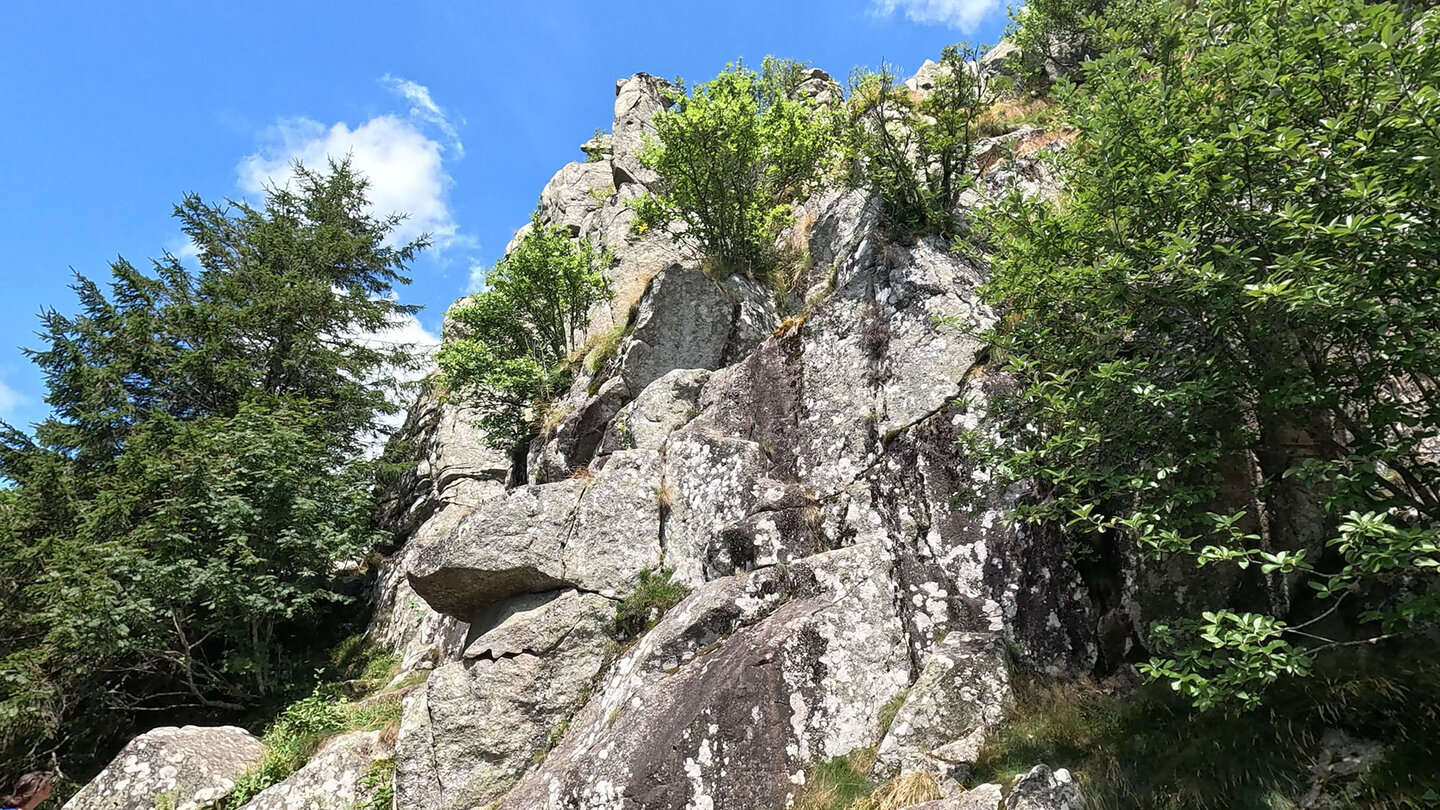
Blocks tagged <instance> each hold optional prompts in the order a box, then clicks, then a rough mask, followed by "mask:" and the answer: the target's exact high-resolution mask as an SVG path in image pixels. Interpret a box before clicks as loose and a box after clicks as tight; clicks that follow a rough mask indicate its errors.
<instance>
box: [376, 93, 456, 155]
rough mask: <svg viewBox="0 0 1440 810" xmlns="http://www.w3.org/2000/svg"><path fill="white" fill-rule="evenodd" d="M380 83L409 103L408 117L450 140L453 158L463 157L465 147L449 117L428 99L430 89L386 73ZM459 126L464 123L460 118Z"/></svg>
mask: <svg viewBox="0 0 1440 810" xmlns="http://www.w3.org/2000/svg"><path fill="white" fill-rule="evenodd" d="M380 82H381V83H382V84H384V85H385V86H386V87H389V88H390V89H391V90H394V91H395V92H396V93H399V94H400V95H401V96H404V97H405V99H406V100H407V101H409V102H410V117H411V118H418V119H419V120H421V121H425V122H427V123H430V124H433V125H434V126H435V127H436V128H437V129H439V130H440V131H441V132H443V133H445V135H446V137H448V138H449V139H450V143H451V144H452V145H453V146H454V147H455V157H456V158H457V159H458V158H462V157H465V145H464V144H462V143H460V133H459V132H457V131H456V129H455V125H454V124H452V123H451V122H450V117H449V116H448V115H446V114H445V110H444V109H442V108H441V107H440V105H439V104H436V103H435V99H433V98H431V97H430V88H428V87H426V86H425V85H423V84H419V83H417V82H412V81H410V80H409V79H401V78H399V77H398V76H391V75H390V74H389V73H386V74H385V75H384V76H383V77H382V78H381V79H380ZM460 123H461V124H464V123H465V120H464V119H463V118H462V119H461V120H460Z"/></svg>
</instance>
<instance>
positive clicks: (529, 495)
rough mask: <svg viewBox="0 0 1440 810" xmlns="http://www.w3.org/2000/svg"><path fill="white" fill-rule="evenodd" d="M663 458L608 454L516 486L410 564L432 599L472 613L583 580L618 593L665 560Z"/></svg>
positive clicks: (647, 453)
mask: <svg viewBox="0 0 1440 810" xmlns="http://www.w3.org/2000/svg"><path fill="white" fill-rule="evenodd" d="M659 489H660V462H659V454H658V453H656V452H655V451H653V450H631V451H625V452H621V453H615V454H612V455H611V456H610V457H609V459H608V460H607V463H606V464H605V466H604V468H603V469H601V470H600V471H599V472H597V473H595V474H594V475H593V477H592V476H591V475H590V474H588V473H587V474H586V475H584V476H582V477H577V478H572V479H569V480H566V481H560V482H557V483H553V484H542V485H531V486H525V487H519V488H517V489H514V490H511V491H510V492H509V493H507V494H506V495H505V497H503V498H498V499H495V500H493V501H491V502H489V503H488V504H486V505H484V506H483V507H481V508H478V509H476V510H475V511H474V512H472V513H471V514H469V515H468V516H466V517H465V518H464V519H463V520H462V521H461V522H460V524H459V525H458V526H457V527H456V529H455V531H454V532H452V533H451V534H450V535H448V536H445V537H443V538H434V539H431V540H430V542H429V543H428V544H427V545H424V546H421V547H420V548H419V549H418V550H417V551H416V552H415V553H414V557H413V558H412V559H411V561H410V563H409V569H408V570H409V576H410V583H411V586H412V587H413V588H414V589H415V592H416V593H417V594H419V595H420V597H421V598H423V599H424V600H425V601H427V602H429V603H430V606H431V607H433V608H434V609H435V610H438V611H440V612H442V613H446V614H449V615H451V616H455V617H457V618H463V619H465V620H469V619H470V618H471V616H472V615H473V614H474V613H475V611H476V610H478V609H480V608H482V607H484V606H485V605H487V604H491V603H494V602H498V601H500V600H502V599H506V598H508V597H511V596H517V595H520V594H526V593H540V592H543V591H549V590H555V589H557V588H562V587H577V588H582V589H584V590H587V591H595V592H599V593H605V594H609V595H615V594H617V593H619V592H622V591H624V590H628V589H629V587H630V586H632V585H633V584H634V583H635V582H636V581H637V580H638V577H639V573H640V571H642V570H644V569H647V568H651V569H653V568H657V567H658V566H659V561H660V545H659V543H660V539H659V538H660V495H659Z"/></svg>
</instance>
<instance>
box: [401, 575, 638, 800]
mask: <svg viewBox="0 0 1440 810" xmlns="http://www.w3.org/2000/svg"><path fill="white" fill-rule="evenodd" d="M523 601H524V602H525V603H526V604H523V605H518V606H517V607H519V608H521V609H517V610H515V611H513V612H510V613H509V615H507V616H504V617H503V618H501V619H500V621H499V623H498V624H497V625H496V626H495V627H493V628H492V629H490V630H488V631H487V632H485V633H484V634H483V635H481V636H480V637H479V638H477V639H476V640H475V641H473V642H472V643H471V644H470V646H469V647H468V648H467V649H466V651H465V657H464V660H463V661H460V662H454V663H449V664H445V665H444V666H442V667H440V668H439V669H437V670H435V672H434V673H433V674H431V676H430V679H429V680H428V681H427V682H426V683H425V685H424V687H422V688H421V689H419V690H417V691H416V693H415V694H414V695H413V696H411V697H410V698H409V699H407V700H406V703H405V707H404V719H403V721H402V723H401V728H400V734H399V737H398V739H397V742H396V775H395V776H396V778H395V784H396V807H417V808H420V807H423V808H426V809H427V810H463V809H464V808H472V807H478V806H483V805H486V804H488V803H490V802H493V801H495V800H497V799H500V798H501V797H502V796H504V795H505V793H506V791H507V790H509V788H510V787H511V786H512V785H513V784H514V783H515V782H516V781H517V780H518V779H519V778H520V775H521V774H522V773H523V772H524V771H525V769H526V768H527V767H528V766H530V764H531V763H532V762H533V761H534V760H535V758H536V757H537V756H539V755H542V754H543V753H544V752H545V750H546V749H547V747H549V746H550V745H551V744H553V742H554V740H553V739H552V736H553V735H555V734H556V732H557V730H563V727H564V725H563V724H564V723H565V721H566V720H567V718H568V717H569V716H570V714H571V713H572V712H573V711H574V710H575V709H576V708H577V707H578V706H579V705H580V704H581V702H582V701H583V700H584V698H585V695H586V694H587V693H588V692H589V690H590V687H591V684H592V682H593V681H594V679H595V677H596V676H597V675H598V674H599V673H600V671H601V670H602V668H603V667H604V666H605V665H606V664H607V663H608V662H609V660H610V655H611V650H612V648H613V644H614V642H613V641H612V640H611V639H610V637H609V635H608V630H609V627H610V624H611V621H612V620H613V617H614V613H615V609H614V606H613V604H612V603H611V602H610V600H607V599H605V598H604V597H601V596H597V595H595V594H586V593H579V592H577V591H562V592H556V593H553V594H549V595H546V596H544V597H536V596H534V595H530V596H528V597H525V598H523ZM536 603H538V604H536Z"/></svg>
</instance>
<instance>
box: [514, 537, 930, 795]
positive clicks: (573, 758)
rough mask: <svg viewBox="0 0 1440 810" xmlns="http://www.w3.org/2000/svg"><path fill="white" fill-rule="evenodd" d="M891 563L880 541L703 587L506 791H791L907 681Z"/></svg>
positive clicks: (865, 728) (869, 735)
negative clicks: (783, 599) (878, 544)
mask: <svg viewBox="0 0 1440 810" xmlns="http://www.w3.org/2000/svg"><path fill="white" fill-rule="evenodd" d="M885 568H886V563H885V560H884V556H883V551H882V549H880V548H878V547H875V546H867V547H863V548H862V547H856V548H852V549H844V550H842V551H836V552H831V553H830V554H826V555H821V556H819V557H814V558H811V559H809V560H806V561H804V562H802V563H798V564H796V565H795V566H792V567H791V569H790V571H789V572H788V573H787V574H785V575H783V577H782V575H780V574H779V573H778V572H766V573H761V572H757V573H755V574H751V575H749V576H748V577H739V578H735V579H723V580H717V581H716V582H712V583H707V584H706V585H704V586H702V587H701V588H700V589H699V590H697V592H696V593H695V594H693V595H692V596H691V597H689V599H688V600H687V601H686V602H682V603H681V605H680V606H678V607H677V608H675V609H674V610H673V611H672V612H671V614H670V615H667V616H666V617H665V619H663V620H662V621H661V623H660V625H659V626H658V627H656V628H655V630H653V631H651V634H650V635H649V636H647V637H646V639H644V640H642V642H641V644H640V645H639V646H638V647H637V648H636V649H635V650H633V651H632V652H631V653H630V654H628V655H627V656H626V657H625V658H624V659H622V660H621V661H620V662H619V663H617V665H616V666H615V667H614V668H613V669H612V671H611V675H610V676H609V677H608V678H607V679H606V681H605V684H604V686H603V687H602V688H601V689H600V690H599V692H598V693H597V694H596V695H595V697H594V698H592V699H591V701H590V702H589V704H588V705H587V706H586V707H585V708H584V709H583V710H582V711H581V712H580V713H579V714H578V715H577V716H576V717H575V720H574V722H573V724H572V725H571V727H570V729H569V731H568V732H567V733H566V735H565V738H564V739H563V740H562V741H561V743H560V745H559V746H558V747H556V749H555V750H554V751H552V752H550V754H549V756H548V757H547V758H546V760H545V762H544V763H543V764H542V765H541V766H539V767H538V768H537V769H535V770H534V771H532V772H531V773H529V774H527V775H526V777H525V779H524V780H523V781H522V782H521V783H520V784H519V785H518V786H517V787H516V788H515V790H514V791H512V792H511V793H510V794H509V795H508V796H507V797H506V799H505V801H504V803H503V804H502V805H501V806H502V807H505V808H526V810H531V809H533V808H542V807H543V808H571V809H578V808H600V807H605V808H611V807H620V806H621V803H622V802H623V803H624V805H625V806H634V807H716V808H719V807H724V808H733V810H769V808H776V807H783V806H786V803H787V800H793V798H794V796H795V795H796V793H797V792H798V789H799V784H800V783H801V782H802V781H803V773H804V769H805V767H806V765H807V764H808V763H810V762H813V761H816V760H819V759H825V758H829V757H834V756H842V755H844V754H846V753H849V752H851V751H853V750H855V749H857V748H859V747H862V746H864V745H866V744H869V742H870V741H872V740H873V738H874V736H875V734H876V733H877V728H876V722H877V721H876V714H877V713H878V711H879V708H880V706H882V705H883V704H884V703H885V701H886V700H888V699H889V698H890V696H892V695H893V694H895V692H896V691H898V690H899V689H900V688H901V687H902V686H903V684H904V683H905V681H906V680H907V674H908V664H907V662H906V661H905V660H904V658H903V655H902V656H901V657H898V658H897V657H896V655H895V653H896V651H897V650H898V649H900V648H901V647H902V646H903V645H897V642H898V641H899V634H900V626H899V623H898V621H897V619H896V617H895V616H894V613H893V602H892V600H893V598H894V594H893V592H892V591H891V590H890V588H889V585H888V581H889V580H888V577H886V576H885V575H884V572H885ZM777 577H782V578H779V579H777ZM737 583H745V586H744V587H740V586H739V585H738V584H737ZM755 586H758V587H755ZM776 589H778V591H777V590H776ZM787 590H788V591H790V592H792V593H793V594H794V598H792V599H791V601H789V602H785V603H783V604H779V602H777V599H780V598H781V596H780V595H781V594H783V593H784V592H785V591H787ZM737 592H738V595H736V594H737ZM726 601H730V602H733V605H734V606H733V607H731V608H726V607H724V606H723V605H724V603H725V602H726ZM776 604H779V606H778V607H774V605H776ZM756 618H758V621H755V619H756ZM751 621H753V623H749V622H751ZM730 628H734V629H730ZM727 629H728V630H729V632H728V635H722V636H721V637H720V638H719V639H717V640H716V641H715V642H712V643H710V644H709V645H708V646H706V647H701V648H699V649H698V650H697V649H696V647H695V645H697V644H701V643H704V642H705V641H706V640H707V639H709V638H711V637H713V636H714V635H716V634H723V633H726V631H727ZM690 651H694V652H693V657H688V656H689V652H690ZM676 665H678V668H676V669H673V670H672V669H670V667H672V666H676Z"/></svg>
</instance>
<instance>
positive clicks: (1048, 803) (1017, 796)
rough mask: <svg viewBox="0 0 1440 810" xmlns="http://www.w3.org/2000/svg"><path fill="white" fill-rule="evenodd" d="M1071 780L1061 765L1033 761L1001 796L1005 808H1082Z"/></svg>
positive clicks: (1007, 809)
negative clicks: (1051, 768)
mask: <svg viewBox="0 0 1440 810" xmlns="http://www.w3.org/2000/svg"><path fill="white" fill-rule="evenodd" d="M1084 807H1085V803H1084V802H1083V801H1081V799H1080V791H1079V790H1078V789H1076V787H1075V780H1074V779H1072V778H1071V777H1070V772H1069V771H1067V770H1065V769H1064V768H1058V769H1056V770H1054V771H1052V770H1050V768H1049V766H1046V765H1036V766H1035V767H1034V768H1031V769H1030V772H1029V773H1027V774H1025V775H1024V776H1022V777H1020V781H1018V782H1016V783H1015V786H1014V787H1013V788H1011V789H1010V793H1009V795H1007V796H1006V797H1005V810H1083V808H1084Z"/></svg>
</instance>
